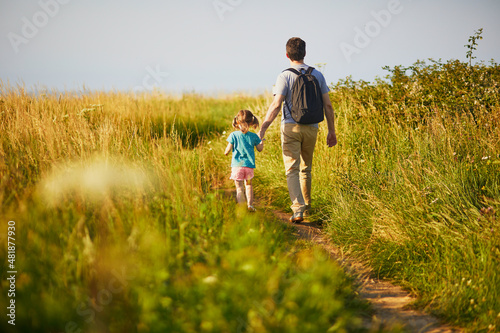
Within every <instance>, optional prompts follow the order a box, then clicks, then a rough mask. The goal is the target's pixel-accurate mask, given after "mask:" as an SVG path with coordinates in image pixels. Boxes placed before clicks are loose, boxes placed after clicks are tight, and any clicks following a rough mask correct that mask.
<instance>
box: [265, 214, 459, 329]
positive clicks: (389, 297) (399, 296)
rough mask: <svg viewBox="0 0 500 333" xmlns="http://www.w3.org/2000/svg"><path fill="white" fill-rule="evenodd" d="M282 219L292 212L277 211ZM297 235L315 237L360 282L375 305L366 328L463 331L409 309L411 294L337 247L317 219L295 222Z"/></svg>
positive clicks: (307, 238) (362, 294)
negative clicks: (374, 272)
mask: <svg viewBox="0 0 500 333" xmlns="http://www.w3.org/2000/svg"><path fill="white" fill-rule="evenodd" d="M274 213H275V215H276V216H278V217H279V219H280V220H281V221H282V222H283V223H287V224H289V223H290V222H288V218H289V214H285V213H283V212H278V211H275V212H274ZM294 226H295V228H296V236H297V237H298V238H300V239H303V240H308V241H312V242H314V243H316V244H318V245H320V246H322V247H323V248H324V249H325V250H326V251H328V252H329V253H330V255H331V257H332V258H333V259H335V260H337V261H338V262H339V263H340V264H341V266H342V267H344V269H345V270H346V271H347V272H348V273H349V274H351V275H352V276H354V277H355V278H356V280H357V282H358V284H359V285H360V289H359V295H360V296H361V297H362V298H363V299H366V300H367V301H369V302H370V303H371V304H372V308H373V309H374V312H375V314H374V316H373V317H372V318H371V320H367V321H366V322H365V326H366V327H367V328H372V329H373V328H375V327H378V326H379V325H384V327H394V326H395V325H397V326H404V327H405V329H406V330H408V331H410V332H432V333H436V332H461V330H460V329H458V328H454V327H450V326H447V325H443V324H442V323H440V322H439V321H438V320H437V319H436V318H434V317H433V316H430V315H428V314H425V313H423V312H420V311H415V310H409V309H407V308H406V307H407V305H408V304H409V303H411V302H412V301H414V298H413V297H411V295H410V294H409V293H408V292H406V291H404V290H403V289H402V288H401V287H399V286H396V285H394V284H392V283H390V282H388V281H383V280H379V279H377V278H373V277H372V274H371V271H370V269H368V268H367V267H366V266H364V265H363V264H361V263H359V262H356V261H355V260H351V259H349V258H347V257H344V256H343V255H342V254H341V253H340V251H339V250H338V248H336V247H334V246H332V244H331V243H330V242H329V241H328V238H327V237H326V236H325V235H324V234H323V233H322V232H321V229H320V228H319V227H318V225H316V224H315V223H308V222H303V223H299V224H294Z"/></svg>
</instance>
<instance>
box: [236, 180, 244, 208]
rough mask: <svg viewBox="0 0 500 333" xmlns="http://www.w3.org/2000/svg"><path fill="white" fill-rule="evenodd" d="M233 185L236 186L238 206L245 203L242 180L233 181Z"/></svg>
mask: <svg viewBox="0 0 500 333" xmlns="http://www.w3.org/2000/svg"><path fill="white" fill-rule="evenodd" d="M234 185H236V201H237V202H238V203H239V204H243V203H245V201H246V200H247V199H246V198H245V182H244V181H243V180H235V181H234Z"/></svg>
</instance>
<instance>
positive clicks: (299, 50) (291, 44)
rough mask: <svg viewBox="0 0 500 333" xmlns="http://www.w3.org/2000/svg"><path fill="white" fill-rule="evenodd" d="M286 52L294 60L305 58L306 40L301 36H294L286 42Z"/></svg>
mask: <svg viewBox="0 0 500 333" xmlns="http://www.w3.org/2000/svg"><path fill="white" fill-rule="evenodd" d="M286 54H288V58H290V60H293V61H301V60H304V57H305V56H306V42H304V41H303V40H302V39H300V38H299V37H292V38H290V39H289V40H288V42H286Z"/></svg>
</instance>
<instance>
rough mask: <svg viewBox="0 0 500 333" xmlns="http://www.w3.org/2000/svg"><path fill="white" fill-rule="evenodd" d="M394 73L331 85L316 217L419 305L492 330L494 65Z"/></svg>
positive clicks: (499, 281) (497, 193)
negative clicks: (332, 121)
mask: <svg viewBox="0 0 500 333" xmlns="http://www.w3.org/2000/svg"><path fill="white" fill-rule="evenodd" d="M390 71H391V74H390V75H388V77H387V78H386V80H378V81H376V82H374V83H369V82H363V81H360V82H353V81H350V80H346V81H342V82H339V84H337V85H336V86H334V87H332V88H333V89H332V93H331V99H332V101H333V103H334V106H335V110H336V117H337V121H336V122H337V130H338V141H339V144H338V145H337V146H336V147H335V148H333V149H328V148H326V145H325V143H324V141H325V136H326V128H325V127H323V126H322V127H321V129H320V133H321V134H320V138H319V141H318V145H317V148H316V152H315V161H314V163H315V165H314V171H313V177H314V179H313V191H314V193H313V199H314V207H315V209H316V218H318V219H322V220H324V221H325V222H326V223H325V228H326V230H327V232H328V233H329V235H330V237H331V239H332V240H333V241H334V242H335V243H336V244H339V245H340V246H342V247H343V248H344V250H345V251H350V252H351V253H352V254H353V255H357V256H359V257H360V258H362V259H364V260H365V261H366V262H368V263H369V264H370V265H371V266H372V267H373V269H374V271H375V272H376V273H377V274H378V275H379V276H381V277H388V278H392V279H395V280H396V281H398V282H399V283H400V284H402V285H403V286H405V287H407V288H408V289H409V290H410V291H412V292H413V293H415V294H416V295H417V296H419V301H418V302H417V305H418V306H420V307H424V308H426V309H427V310H429V311H431V312H433V313H435V314H438V315H439V316H441V317H442V318H445V319H447V320H448V321H449V322H451V323H453V324H457V325H461V326H464V327H466V328H467V329H469V330H470V331H477V332H487V331H490V332H492V331H497V330H500V222H499V217H498V214H499V213H498V212H499V211H500V155H499V152H500V140H499V138H500V130H499V128H500V105H499V103H498V99H497V97H495V96H498V92H499V91H498V89H499V88H500V85H499V81H498V79H499V73H500V71H499V66H498V65H497V64H495V63H492V64H491V65H489V66H486V65H484V64H477V65H475V66H473V67H472V68H471V67H469V66H467V65H464V64H463V63H461V62H459V61H449V62H448V63H446V64H441V63H439V62H433V63H432V64H431V65H426V64H425V63H423V62H418V63H417V64H415V65H414V66H411V67H409V68H406V69H404V68H403V69H402V68H401V67H395V69H393V70H390ZM408 72H409V73H408ZM459 102H460V103H459ZM276 132H277V127H276V128H275V135H276ZM276 139H277V138H276ZM267 142H268V145H267V147H269V144H270V142H269V140H268V141H267ZM277 144H278V143H274V145H277ZM267 147H266V148H267ZM276 148H279V147H276ZM277 154H279V152H278V153H277ZM277 156H280V155H277ZM270 158H271V157H270ZM261 163H267V161H266V162H263V161H261ZM269 163H270V164H271V165H272V162H271V161H269ZM280 168H282V167H281V166H280ZM280 172H281V175H283V171H280ZM269 174H270V175H271V176H272V177H275V172H274V171H272V172H270V173H269ZM267 181H268V182H270V183H272V184H277V183H279V182H282V181H283V176H280V177H276V180H272V179H271V178H269V179H268V180H267ZM272 195H275V194H274V193H273V194H272ZM276 195H278V196H279V197H280V199H279V200H277V202H286V199H287V198H286V191H283V192H282V193H278V194H276ZM281 205H282V207H283V206H284V204H281Z"/></svg>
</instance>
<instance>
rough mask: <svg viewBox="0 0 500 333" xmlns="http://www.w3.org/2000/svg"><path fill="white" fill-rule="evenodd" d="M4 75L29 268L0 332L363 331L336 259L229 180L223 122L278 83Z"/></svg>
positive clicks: (7, 213)
mask: <svg viewBox="0 0 500 333" xmlns="http://www.w3.org/2000/svg"><path fill="white" fill-rule="evenodd" d="M1 88H2V95H1V100H0V120H1V127H0V130H1V131H2V133H4V134H3V135H2V141H1V145H0V147H1V155H2V161H3V162H2V163H1V164H0V170H1V175H2V176H1V179H0V197H1V199H2V206H1V207H2V208H1V211H0V218H1V220H2V221H4V222H2V226H3V227H2V228H4V230H5V232H6V231H7V221H10V220H13V221H15V222H16V225H15V227H16V230H15V239H16V260H15V268H16V270H17V272H18V273H17V275H16V296H15V301H16V325H15V326H12V325H9V324H8V323H7V319H6V318H7V317H6V316H5V313H4V311H5V310H4V311H2V313H4V316H3V319H2V321H1V322H0V327H2V331H4V332H101V331H102V332H104V331H105V332H284V331H286V332H325V331H328V330H330V331H335V332H346V331H363V328H362V326H361V318H362V316H364V315H366V314H367V313H368V310H367V307H366V304H364V303H363V302H361V301H359V300H358V299H357V298H356V294H355V292H354V290H353V285H352V280H351V278H350V277H348V276H346V274H345V273H344V272H343V271H342V269H341V268H339V266H338V265H336V264H335V263H333V262H331V261H330V260H328V257H327V256H326V255H325V254H324V253H323V252H321V251H320V250H318V249H316V248H314V247H310V246H303V245H302V244H300V243H295V242H294V241H293V238H292V236H291V234H290V230H289V229H288V228H285V227H284V226H283V225H282V224H281V223H279V222H278V221H276V220H274V219H273V217H272V215H271V214H267V213H265V212H261V213H257V214H248V213H247V212H246V211H241V210H238V209H237V207H236V205H235V203H234V200H233V199H232V198H231V197H230V196H227V195H226V194H225V191H224V188H227V187H229V186H232V184H231V183H228V180H227V178H228V174H229V160H228V158H227V157H226V156H224V155H223V147H224V146H225V143H224V140H225V135H224V134H223V133H224V131H229V130H230V128H229V124H230V121H231V119H232V117H233V116H234V114H235V113H236V112H237V111H238V110H239V109H241V108H250V109H259V108H262V107H263V105H264V104H266V103H267V102H268V101H267V99H268V98H267V97H266V98H264V97H241V96H240V97H238V96H235V97H230V98H220V99H211V98H207V97H202V96H197V95H186V96H183V97H182V98H180V99H179V98H177V99H174V98H172V97H168V96H155V97H153V96H150V97H148V96H139V97H137V96H133V95H127V94H115V93H106V94H105V93H84V94H80V95H71V94H66V95H58V94H55V93H54V94H52V93H48V94H46V95H44V96H39V97H34V96H31V95H29V94H26V93H24V92H23V90H22V89H21V88H19V89H16V88H12V87H8V86H2V87H1ZM0 234H1V238H0V243H1V247H0V260H1V262H2V265H1V270H0V275H1V277H2V282H1V285H2V293H1V294H0V304H3V305H6V304H8V302H9V297H8V296H7V293H6V290H7V289H8V282H7V280H6V277H7V275H6V271H7V239H6V237H5V235H6V234H5V233H4V231H1V232H0ZM5 308H6V307H4V309H5Z"/></svg>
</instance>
